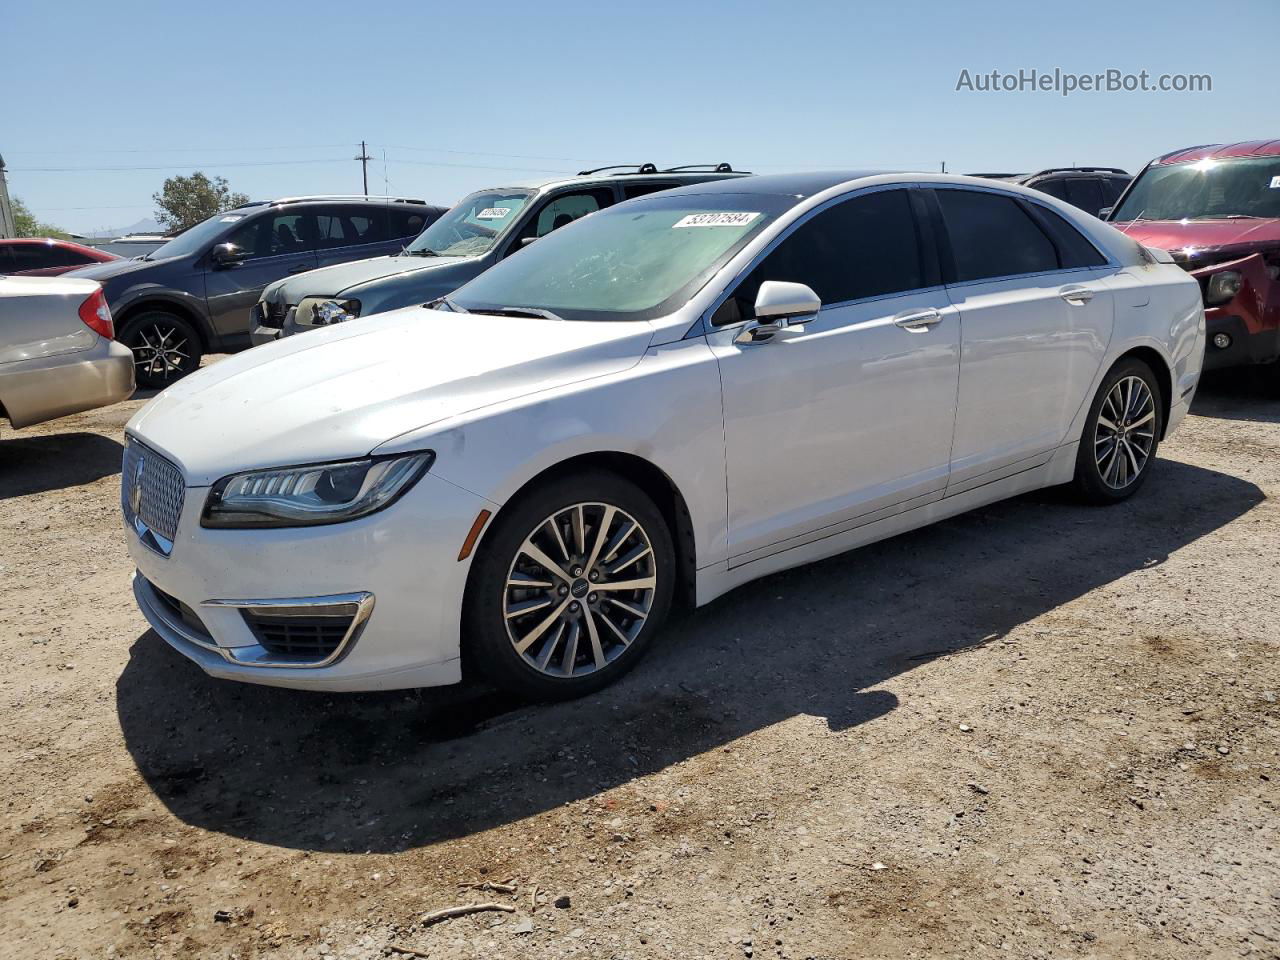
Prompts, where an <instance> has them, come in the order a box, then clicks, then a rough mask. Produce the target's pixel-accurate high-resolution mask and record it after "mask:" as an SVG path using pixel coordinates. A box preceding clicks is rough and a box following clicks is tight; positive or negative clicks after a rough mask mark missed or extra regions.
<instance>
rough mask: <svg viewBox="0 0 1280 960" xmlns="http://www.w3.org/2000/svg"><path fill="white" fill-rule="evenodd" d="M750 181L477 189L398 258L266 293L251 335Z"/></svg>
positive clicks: (425, 298) (320, 317) (618, 181)
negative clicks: (619, 208)
mask: <svg viewBox="0 0 1280 960" xmlns="http://www.w3.org/2000/svg"><path fill="white" fill-rule="evenodd" d="M743 176H748V174H747V173H745V172H740V171H735V170H734V169H733V168H732V167H731V166H729V164H727V163H719V164H693V165H689V166H681V167H669V168H667V169H665V170H659V169H658V168H657V167H656V166H655V165H654V164H652V163H645V164H640V165H639V166H634V165H626V166H613V167H599V168H597V169H594V170H583V171H582V172H581V173H579V174H578V175H577V176H576V177H570V178H560V179H555V180H543V181H537V182H532V183H531V182H524V183H520V184H516V185H514V186H509V187H494V188H492V189H488V190H479V191H477V192H475V193H473V194H471V195H470V196H468V197H466V198H464V199H463V200H462V202H461V203H459V204H458V205H457V206H455V207H454V208H453V209H452V210H450V211H448V212H447V213H446V214H444V216H442V217H440V219H438V220H436V221H435V222H434V223H432V224H431V225H430V226H429V227H427V229H426V230H424V231H423V232H422V233H421V234H419V235H418V236H417V238H416V239H414V240H413V242H412V243H410V244H409V245H408V246H406V247H405V248H404V249H403V250H401V251H400V252H399V253H398V254H395V255H393V256H388V257H375V258H373V259H371V260H360V261H357V262H354V263H344V264H338V265H335V266H332V267H322V268H320V269H319V270H310V271H308V272H306V273H301V274H298V275H296V276H290V277H285V278H284V279H282V280H279V281H277V282H275V283H273V284H271V285H270V286H268V287H267V288H266V289H265V290H263V291H262V298H261V300H259V301H258V304H257V306H256V307H254V310H253V316H252V319H251V321H250V337H251V339H252V341H253V343H254V344H255V345H256V344H261V343H268V342H270V341H272V340H275V339H278V338H279V337H282V336H284V337H287V336H291V335H293V334H295V333H302V332H305V331H307V330H311V329H313V328H315V327H320V326H328V325H330V324H333V323H341V322H343V321H345V320H351V319H354V318H355V317H361V316H368V315H369V314H371V313H381V312H383V311H386V310H395V309H397V308H399V307H408V306H412V305H413V304H415V303H427V302H429V301H431V300H436V299H438V298H440V297H443V296H446V295H448V294H450V293H452V292H453V291H454V290H456V289H457V288H458V287H460V286H462V285H463V284H464V283H466V282H467V281H468V280H470V279H472V278H473V277H475V276H477V275H479V274H481V273H483V272H484V271H485V270H487V269H488V268H489V267H491V266H493V265H494V264H495V263H497V262H498V261H499V260H501V259H503V258H504V257H508V256H510V255H511V254H513V253H516V252H517V251H519V250H521V249H523V248H524V247H525V246H527V245H528V244H530V243H532V242H533V241H534V240H537V239H538V238H539V237H544V236H546V235H547V234H548V233H550V232H551V231H552V230H556V229H558V228H560V227H563V226H564V225H565V224H568V223H572V222H573V221H574V220H577V219H578V218H579V217H583V216H586V215H587V214H588V213H594V212H595V211H596V210H600V209H603V208H604V207H609V206H612V205H613V204H615V203H621V202H622V201H623V200H631V199H633V198H635V197H643V196H644V195H646V194H649V193H657V192H658V191H660V190H669V189H671V188H672V187H680V186H687V185H689V184H694V183H703V182H706V181H708V180H725V179H728V178H730V177H743Z"/></svg>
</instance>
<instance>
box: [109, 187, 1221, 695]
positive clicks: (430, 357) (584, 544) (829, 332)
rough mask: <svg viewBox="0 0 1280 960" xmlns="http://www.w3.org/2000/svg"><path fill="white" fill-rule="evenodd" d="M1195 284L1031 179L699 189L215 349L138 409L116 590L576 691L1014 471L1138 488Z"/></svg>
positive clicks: (1176, 408)
mask: <svg viewBox="0 0 1280 960" xmlns="http://www.w3.org/2000/svg"><path fill="white" fill-rule="evenodd" d="M1203 354H1204V315H1203V309H1202V307H1201V300H1200V291H1199V287H1198V286H1197V284H1196V282H1195V280H1194V279H1192V278H1191V277H1189V276H1188V275H1187V274H1186V273H1185V272H1184V271H1183V270H1181V269H1180V268H1179V267H1177V266H1175V265H1173V264H1172V263H1171V262H1170V261H1169V258H1168V257H1167V255H1165V254H1163V253H1161V252H1159V251H1152V250H1148V249H1146V248H1143V247H1142V246H1140V245H1139V244H1137V243H1136V242H1134V241H1132V240H1130V239H1128V238H1127V237H1125V236H1124V235H1122V234H1121V233H1119V232H1118V231H1116V230H1114V229H1113V228H1111V227H1109V226H1107V225H1106V224H1103V223H1101V222H1100V221H1098V220H1096V219H1094V218H1093V217H1091V216H1088V215H1087V214H1084V213H1082V212H1080V211H1079V210H1076V209H1074V208H1072V207H1070V206H1067V205H1066V204H1064V203H1060V202H1058V201H1056V200H1054V199H1053V198H1052V197H1049V196H1046V195H1045V194H1042V193H1038V192H1034V191H1031V190H1027V189H1023V188H1021V187H1016V186H1011V185H1002V184H1001V185H997V184H994V183H992V182H991V181H987V180H975V179H969V178H964V177H948V176H935V175H927V174H857V173H841V174H804V175H795V176H768V177H753V178H749V179H741V180H731V181H725V182H721V183H709V184H700V185H697V186H693V187H687V188H682V189H677V190H672V191H669V192H666V193H662V194H655V195H653V196H649V197H643V198H640V199H637V200H633V201H630V202H627V203H623V204H620V205H618V206H616V207H613V208H610V209H608V210H604V211H601V212H599V213H597V214H594V215H593V216H590V217H586V218H584V219H582V220H580V221H578V222H577V223H574V224H572V225H571V226H569V227H566V228H564V229H563V230H557V231H556V232H555V233H552V234H551V235H549V236H547V237H545V238H543V239H541V240H539V241H537V243H535V244H533V245H531V246H529V247H527V248H526V249H524V250H522V251H520V252H519V253H518V254H516V255H514V256H511V257H509V258H507V259H506V260H504V261H502V262H501V263H499V264H498V265H497V266H495V267H493V268H492V269H491V270H489V271H488V272H486V273H484V274H482V275H481V276H479V277H478V278H476V279H475V280H473V281H471V282H470V283H469V284H467V285H466V286H464V287H462V288H461V289H459V290H458V291H457V292H456V293H454V294H453V295H451V296H450V297H449V298H448V299H446V300H442V301H439V302H436V303H434V304H431V305H428V306H426V307H415V308H409V309H404V310H398V311H395V312H392V313H387V314H382V315H379V316H375V317H372V318H366V319H361V320H357V321H353V322H350V323H346V324H343V325H341V326H339V327H335V328H332V329H329V330H326V331H323V332H321V333H317V334H313V335H311V336H308V337H298V338H293V339H289V340H285V341H281V342H279V343H275V344H271V345H268V346H265V347H261V348H258V349H255V350H252V351H249V352H248V353H243V354H240V355H238V356H235V357H232V358H230V359H228V360H225V361H222V362H220V363H218V364H215V365H213V366H212V367H209V368H206V369H205V370H203V371H201V372H199V373H197V374H196V375H194V376H191V377H189V378H187V379H185V380H183V381H181V382H180V383H178V384H175V385H174V386H172V387H170V388H169V389H168V390H166V391H165V392H164V393H162V394H161V395H160V396H158V397H157V398H156V399H155V400H153V401H152V402H151V403H150V404H149V405H148V406H147V407H145V408H144V409H143V410H142V411H141V412H140V413H139V414H138V415H137V416H136V417H134V419H133V420H132V421H131V422H130V424H129V426H128V430H127V433H128V442H127V449H126V453H125V467H124V474H123V496H122V502H123V509H124V518H125V524H126V528H127V531H128V539H129V549H130V552H131V554H132V557H133V560H134V561H135V564H136V566H137V575H136V576H135V578H134V591H135V594H136V597H137V600H138V603H139V605H140V606H141V609H142V611H143V613H144V614H145V615H146V617H147V619H148V620H149V621H150V623H151V624H152V625H153V626H154V628H155V630H156V631H157V632H158V633H159V634H160V635H161V636H162V637H164V639H165V640H167V641H168V642H169V643H170V644H172V645H173V646H174V647H176V648H177V649H178V650H179V651H181V652H182V653H183V654H185V655H186V656H188V657H190V658H191V659H193V660H194V661H196V662H197V663H198V664H199V665H200V666H201V667H203V668H204V669H205V670H206V671H207V672H208V673H210V674H213V675H215V676H218V677H229V678H234V679H238V680H246V681H250V682H255V683H265V684H275V685H281V686H293V687H307V688H312V689H324V690H372V689H389V688H399V687H419V686H430V685H435V684H447V683H453V682H456V681H458V680H459V679H460V678H461V676H462V673H463V671H464V669H465V670H469V671H475V672H478V673H481V674H483V675H486V676H487V677H488V678H490V679H491V680H492V681H494V682H496V683H497V684H499V685H501V686H504V687H506V688H508V689H511V690H514V691H516V692H518V693H521V694H524V695H529V696H534V697H548V698H554V697H570V696H576V695H579V694H582V693H585V692H587V691H590V690H593V689H596V688H598V687H600V686H601V685H603V684H605V683H608V682H609V681H611V680H613V679H615V678H616V677H618V676H619V675H620V674H622V673H623V672H624V671H626V670H627V669H628V668H630V667H631V666H632V665H634V664H635V662H636V661H637V660H638V659H639V658H640V656H641V655H642V653H643V652H644V650H645V648H646V647H647V646H648V645H649V643H650V642H651V641H652V639H653V637H654V634H655V633H656V632H657V631H658V630H659V629H660V628H661V625H662V621H663V619H664V617H665V616H666V615H667V612H668V609H669V607H670V606H671V604H672V602H673V599H674V598H676V597H681V598H685V599H687V600H688V601H690V602H692V603H695V604H704V603H707V602H708V601H710V600H712V599H714V598H715V597H717V596H719V595H721V594H723V593H725V592H726V591H728V590H731V589H733V588H734V587H736V586H738V585H739V584H742V583H745V582H747V581H749V580H752V579H754V578H756V577H760V576H763V575H765V574H768V573H772V572H774V571H777V570H782V569H785V568H787V567H793V566H796V565H797V564H804V563H809V562H811V561H814V560H818V559H820V558H822V557H827V556H830V555H832V554H835V553H839V552H841V551H845V550H849V549H850V548H853V547H857V546H860V545H862V544H866V543H869V542H871V541H874V540H879V539H882V538H884V537H889V536H893V535H894V534H897V533H901V532H903V531H905V530H909V529H912V528H914V527H920V526H923V525H925V524H928V523H932V522H933V521H935V520H939V519H942V518H944V517H948V516H952V515H954V514H957V513H960V512H962V511H965V510H970V509H972V508H974V507H978V506H981V505H983V504H987V503H990V502H992V501H995V500H999V499H1001V498H1004V497H1010V496H1014V495H1016V494H1020V493H1023V492H1025V491H1028V490H1032V489H1035V488H1037V487H1045V486H1050V485H1055V484H1073V485H1074V486H1075V489H1076V490H1077V491H1078V493H1079V494H1080V495H1081V496H1082V497H1084V498H1085V499H1087V500H1089V501H1092V502H1095V503H1100V504H1105V503H1111V502H1115V501H1119V500H1122V499H1124V498H1125V497H1128V496H1130V495H1131V494H1133V493H1134V492H1135V491H1136V490H1137V489H1138V488H1139V487H1140V486H1141V485H1142V484H1143V483H1144V482H1145V481H1146V479H1147V476H1148V474H1149V473H1150V472H1151V470H1152V468H1153V461H1154V459H1155V455H1156V449H1157V447H1158V445H1159V443H1160V441H1161V439H1162V438H1163V437H1164V436H1166V435H1167V434H1168V432H1169V431H1170V430H1172V429H1173V428H1174V427H1175V426H1176V425H1177V424H1178V422H1179V421H1180V420H1181V419H1182V417H1183V416H1184V415H1185V414H1186V412H1187V408H1188V406H1189V405H1190V403H1191V398H1192V395H1193V394H1194V391H1195V388H1196V384H1197V380H1198V378H1199V375H1200V366H1201V360H1202V358H1203Z"/></svg>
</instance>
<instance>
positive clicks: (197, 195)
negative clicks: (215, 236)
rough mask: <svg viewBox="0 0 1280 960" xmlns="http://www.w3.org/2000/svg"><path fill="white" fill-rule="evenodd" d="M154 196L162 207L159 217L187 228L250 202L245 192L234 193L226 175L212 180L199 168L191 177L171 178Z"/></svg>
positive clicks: (175, 226)
mask: <svg viewBox="0 0 1280 960" xmlns="http://www.w3.org/2000/svg"><path fill="white" fill-rule="evenodd" d="M151 199H152V200H154V201H155V202H156V204H157V205H158V207H159V209H158V210H156V219H157V220H159V221H160V222H161V223H162V224H164V225H165V226H166V227H168V228H170V229H171V230H186V229H187V228H188V227H194V226H195V225H196V224H197V223H199V222H200V221H202V220H208V219H209V218H210V217H212V216H213V215H214V214H215V213H221V212H222V211H223V210H231V209H233V208H235V207H239V206H241V205H243V204H246V203H248V202H249V198H248V197H247V196H245V195H244V194H243V193H232V192H231V188H230V187H229V186H228V185H227V181H226V179H225V178H223V177H214V178H213V179H212V180H211V179H209V178H208V177H207V176H205V175H204V174H203V173H201V172H200V171H199V170H197V171H196V172H195V173H193V174H192V175H191V176H189V177H169V178H168V179H167V180H165V182H164V188H163V189H162V190H161V191H160V192H159V193H154V194H152V195H151Z"/></svg>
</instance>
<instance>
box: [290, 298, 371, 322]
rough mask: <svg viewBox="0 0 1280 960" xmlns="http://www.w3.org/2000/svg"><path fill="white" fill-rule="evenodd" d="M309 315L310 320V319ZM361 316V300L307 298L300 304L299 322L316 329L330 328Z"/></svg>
mask: <svg viewBox="0 0 1280 960" xmlns="http://www.w3.org/2000/svg"><path fill="white" fill-rule="evenodd" d="M308 315H309V316H310V319H308ZM358 316H360V301H359V300H334V299H329V298H320V297H307V298H305V299H304V300H302V302H301V303H299V304H298V314H297V317H298V320H299V321H300V322H302V323H310V324H311V325H312V326H315V327H328V326H331V325H332V324H335V323H346V322H347V321H348V320H354V319H355V318H356V317H358Z"/></svg>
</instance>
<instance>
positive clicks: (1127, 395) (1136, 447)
mask: <svg viewBox="0 0 1280 960" xmlns="http://www.w3.org/2000/svg"><path fill="white" fill-rule="evenodd" d="M1163 411H1164V401H1163V398H1162V397H1161V395H1160V384H1159V382H1158V381H1157V380H1156V376H1155V374H1154V373H1153V372H1152V370H1151V368H1150V367H1149V366H1147V364H1145V363H1144V362H1143V361H1141V360H1138V359H1135V358H1130V359H1127V360H1121V361H1120V362H1119V363H1117V364H1116V365H1115V366H1114V367H1112V368H1111V370H1110V372H1108V374H1107V375H1106V377H1105V378H1103V381H1102V385H1101V386H1100V387H1099V388H1098V394H1097V396H1095V397H1094V400H1093V404H1092V405H1091V406H1090V408H1089V417H1088V419H1087V420H1086V421H1085V427H1084V436H1083V437H1081V439H1080V450H1079V452H1078V453H1077V455H1076V475H1075V481H1074V486H1075V489H1076V491H1077V493H1078V494H1079V495H1080V496H1081V498H1082V499H1084V500H1085V501H1087V502H1089V503H1101V504H1106V503H1118V502H1119V501H1121V500H1124V499H1127V498H1128V497H1131V496H1133V494H1135V493H1136V492H1137V491H1138V489H1139V488H1140V487H1141V486H1142V484H1143V483H1145V482H1146V479H1147V474H1148V473H1150V472H1151V464H1152V462H1153V461H1154V460H1155V456H1156V450H1157V449H1158V448H1159V446H1160V434H1161V432H1162V431H1163V429H1164V416H1163Z"/></svg>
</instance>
